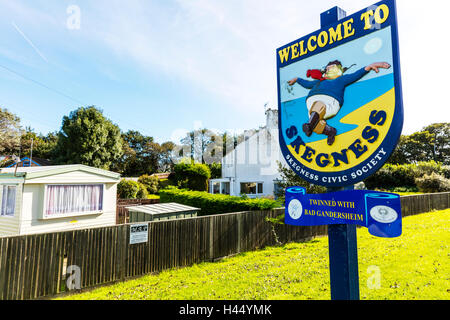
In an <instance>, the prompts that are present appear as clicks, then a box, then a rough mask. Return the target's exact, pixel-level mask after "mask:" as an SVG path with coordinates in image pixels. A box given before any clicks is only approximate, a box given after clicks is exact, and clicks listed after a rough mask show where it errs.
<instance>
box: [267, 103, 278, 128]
mask: <svg viewBox="0 0 450 320" xmlns="http://www.w3.org/2000/svg"><path fill="white" fill-rule="evenodd" d="M266 128H267V129H278V110H275V109H270V108H269V109H267V110H266Z"/></svg>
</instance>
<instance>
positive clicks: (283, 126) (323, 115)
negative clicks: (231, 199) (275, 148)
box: [277, 0, 403, 187]
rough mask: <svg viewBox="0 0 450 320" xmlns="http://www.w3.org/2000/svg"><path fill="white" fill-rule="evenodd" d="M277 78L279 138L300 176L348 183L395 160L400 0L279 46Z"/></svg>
mask: <svg viewBox="0 0 450 320" xmlns="http://www.w3.org/2000/svg"><path fill="white" fill-rule="evenodd" d="M277 75H278V100H279V101H278V105H279V112H278V115H279V121H278V123H279V129H280V130H279V134H280V139H279V140H280V145H281V150H282V153H283V155H284V157H285V159H286V162H287V163H288V164H289V165H290V167H291V168H292V169H293V170H294V171H295V172H296V173H297V175H299V176H300V177H301V178H303V179H305V180H307V181H308V182H310V183H313V184H317V185H323V186H327V187H340V186H348V185H353V184H355V183H357V182H359V181H362V180H364V179H366V178H367V177H369V176H370V175H371V174H373V173H375V172H376V171H377V170H378V169H379V168H380V167H381V166H382V165H383V164H384V163H385V162H386V161H387V160H388V158H389V156H390V154H391V153H392V152H393V150H394V149H395V146H396V144H397V142H398V139H399V137H400V134H401V131H402V127H403V106H402V92H401V83H400V65H399V55H398V40H397V18H396V9H395V2H394V1H393V0H388V1H382V2H379V3H377V4H375V5H373V6H371V7H369V8H366V9H364V10H362V11H360V12H357V13H355V14H353V15H351V16H348V17H346V18H344V19H342V20H340V21H338V22H336V23H334V24H332V25H329V26H327V27H325V28H323V29H320V30H318V31H316V32H313V33H311V34H309V35H307V36H305V37H302V38H300V39H298V40H296V41H294V42H291V43H289V44H287V45H285V46H283V47H281V48H279V49H277Z"/></svg>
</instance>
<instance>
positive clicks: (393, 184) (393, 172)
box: [364, 161, 450, 190]
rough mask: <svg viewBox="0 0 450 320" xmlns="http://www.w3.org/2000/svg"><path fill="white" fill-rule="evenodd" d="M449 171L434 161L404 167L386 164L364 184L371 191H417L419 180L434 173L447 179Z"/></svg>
mask: <svg viewBox="0 0 450 320" xmlns="http://www.w3.org/2000/svg"><path fill="white" fill-rule="evenodd" d="M449 171H450V170H449V169H448V168H447V167H445V166H442V164H440V163H436V162H434V161H429V162H419V163H417V164H402V165H394V164H386V165H384V166H383V167H382V168H381V169H380V170H378V171H377V172H376V173H375V174H374V175H372V176H371V177H369V178H367V179H366V180H364V183H365V184H366V187H367V188H368V189H370V190H374V189H384V190H395V189H398V188H405V189H409V190H417V187H418V186H417V184H416V179H417V178H422V177H424V176H430V175H431V174H433V173H435V174H437V175H442V176H444V177H446V176H447V175H450V172H449Z"/></svg>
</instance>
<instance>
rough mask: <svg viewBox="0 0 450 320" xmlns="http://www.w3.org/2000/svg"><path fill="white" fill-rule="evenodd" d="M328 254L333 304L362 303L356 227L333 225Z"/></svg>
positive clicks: (324, 17)
mask: <svg viewBox="0 0 450 320" xmlns="http://www.w3.org/2000/svg"><path fill="white" fill-rule="evenodd" d="M346 15H347V14H346V12H345V11H344V10H342V9H341V8H339V7H334V8H331V9H329V10H327V11H325V12H323V13H322V14H321V15H320V24H321V27H322V28H325V27H327V26H329V25H331V24H333V23H335V22H337V21H339V20H341V19H343V18H345V17H346ZM353 189H354V186H349V187H345V188H329V189H328V192H335V191H340V190H353ZM328 250H329V257H330V288H331V299H332V300H359V275H358V247H357V244H356V225H346V224H339V225H329V226H328Z"/></svg>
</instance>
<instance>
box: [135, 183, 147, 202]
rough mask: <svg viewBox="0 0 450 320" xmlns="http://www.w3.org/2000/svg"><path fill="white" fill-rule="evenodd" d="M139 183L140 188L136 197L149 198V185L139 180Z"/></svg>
mask: <svg viewBox="0 0 450 320" xmlns="http://www.w3.org/2000/svg"><path fill="white" fill-rule="evenodd" d="M138 185H139V190H138V192H137V194H136V198H137V199H147V198H148V191H147V187H146V186H145V185H144V184H143V183H140V182H138Z"/></svg>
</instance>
